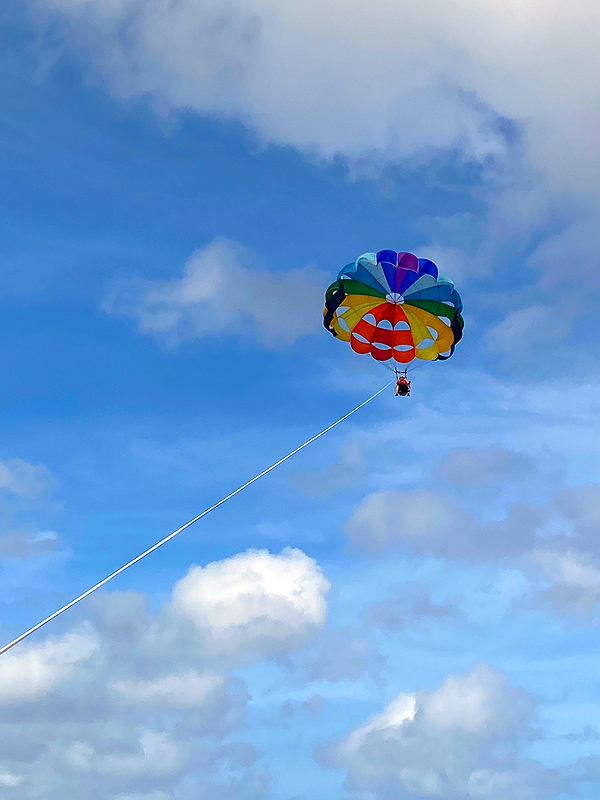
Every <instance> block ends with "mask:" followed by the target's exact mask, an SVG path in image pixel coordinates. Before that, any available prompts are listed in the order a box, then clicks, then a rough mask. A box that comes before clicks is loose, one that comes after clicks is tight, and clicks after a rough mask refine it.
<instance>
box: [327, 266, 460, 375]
mask: <svg viewBox="0 0 600 800" xmlns="http://www.w3.org/2000/svg"><path fill="white" fill-rule="evenodd" d="M461 312H462V301H461V299H460V295H459V293H458V292H457V291H456V289H455V288H454V284H453V283H452V281H451V280H450V278H447V277H446V276H445V275H441V274H440V273H439V272H438V268H437V266H436V265H435V264H434V263H433V261H430V260H429V259H427V258H417V256H415V255H413V254H412V253H397V252H396V251H395V250H380V251H379V252H378V253H365V254H364V255H362V256H360V257H359V258H357V259H356V261H354V262H352V263H350V264H346V266H345V267H344V268H343V269H342V270H340V272H339V273H338V276H337V280H335V281H334V282H333V283H332V284H331V286H330V287H329V288H328V289H327V292H326V294H325V310H324V312H323V316H324V319H323V323H324V325H325V327H326V328H327V330H328V331H330V333H332V334H333V335H334V336H336V337H337V338H339V339H341V340H342V341H344V342H350V344H351V346H352V349H353V350H354V351H355V352H357V353H365V354H368V353H370V354H371V355H372V356H373V358H375V359H377V361H387V360H388V359H390V358H393V359H394V360H395V361H398V362H400V363H401V364H408V363H410V362H411V361H412V360H413V359H415V358H421V359H423V360H425V361H436V360H445V359H447V358H450V356H451V355H452V353H453V352H454V348H455V346H456V344H457V342H459V341H460V339H461V338H462V332H463V327H464V321H463V318H462V316H461Z"/></svg>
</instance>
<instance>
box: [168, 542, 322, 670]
mask: <svg viewBox="0 0 600 800" xmlns="http://www.w3.org/2000/svg"><path fill="white" fill-rule="evenodd" d="M328 591H329V582H328V581H327V580H326V579H325V577H324V576H323V574H322V573H321V570H320V569H319V567H318V566H317V564H316V563H315V562H314V561H313V560H312V559H311V558H309V557H308V556H306V555H305V554H304V553H302V552H301V551H300V550H294V549H291V548H287V549H286V550H284V551H283V553H282V554H281V555H279V556H274V555H271V554H270V553H268V552H267V551H266V550H260V551H259V550H256V551H252V550H251V551H249V552H247V553H243V554H240V555H237V556H234V557H232V558H228V559H225V560H224V561H220V562H215V563H213V564H209V565H208V566H206V567H204V568H203V567H192V569H191V570H190V571H189V572H188V574H187V575H186V577H185V578H182V579H181V580H180V581H179V582H178V583H177V584H176V585H175V588H174V589H173V599H172V604H171V608H172V610H173V611H174V612H175V613H176V614H178V615H181V616H182V617H184V618H186V619H190V620H191V621H192V622H193V623H194V624H195V625H196V626H197V627H198V629H199V630H200V631H201V632H202V634H203V635H204V636H205V637H206V639H207V643H208V645H209V647H210V648H211V649H212V650H214V651H215V652H223V653H230V654H235V653H238V652H239V653H248V654H252V655H253V656H255V657H256V656H257V655H260V654H262V653H264V652H269V651H271V650H272V649H273V648H275V649H286V648H290V647H295V646H298V645H299V644H302V643H303V642H305V641H306V639H307V637H308V636H310V635H311V634H312V633H314V632H315V631H316V630H317V629H318V628H320V627H322V626H323V625H324V623H325V616H326V612H327V602H326V596H327V592H328Z"/></svg>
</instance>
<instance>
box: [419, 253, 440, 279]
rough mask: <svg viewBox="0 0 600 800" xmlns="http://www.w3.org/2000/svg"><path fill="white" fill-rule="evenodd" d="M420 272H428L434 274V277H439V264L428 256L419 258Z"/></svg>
mask: <svg viewBox="0 0 600 800" xmlns="http://www.w3.org/2000/svg"><path fill="white" fill-rule="evenodd" d="M419 272H420V273H421V274H423V273H424V272H427V273H428V274H429V275H433V277H434V278H437V276H438V268H437V266H436V265H435V264H434V263H433V261H430V260H429V259H428V258H420V259H419Z"/></svg>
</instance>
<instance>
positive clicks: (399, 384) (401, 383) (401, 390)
mask: <svg viewBox="0 0 600 800" xmlns="http://www.w3.org/2000/svg"><path fill="white" fill-rule="evenodd" d="M409 395H410V381H409V380H408V378H407V377H406V373H402V374H401V375H398V380H397V381H396V397H408V396H409Z"/></svg>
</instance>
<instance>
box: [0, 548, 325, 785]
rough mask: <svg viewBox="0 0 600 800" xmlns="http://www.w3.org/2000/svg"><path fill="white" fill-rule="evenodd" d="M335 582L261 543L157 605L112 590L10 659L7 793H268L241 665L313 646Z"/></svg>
mask: <svg viewBox="0 0 600 800" xmlns="http://www.w3.org/2000/svg"><path fill="white" fill-rule="evenodd" d="M328 588H329V584H328V582H327V581H326V580H325V578H324V577H323V575H322V573H321V571H320V569H319V568H318V566H317V565H316V563H315V562H314V561H313V560H312V559H310V558H308V557H307V556H306V555H304V553H301V552H300V551H298V550H286V551H284V552H283V553H282V554H281V555H278V556H275V555H270V554H269V553H267V552H265V551H261V552H258V551H250V552H249V553H244V554H241V555H239V556H236V557H234V558H230V559H226V560H224V561H221V562H216V563H214V564H209V565H208V566H207V567H205V568H204V569H200V568H194V569H192V570H191V571H190V572H189V573H188V574H187V575H186V576H185V577H184V578H183V579H182V580H181V581H180V582H179V583H177V584H176V586H175V588H174V592H173V602H171V603H167V604H166V605H165V606H164V607H163V608H162V609H160V610H158V611H157V612H150V611H149V610H148V606H147V598H146V597H145V596H143V595H139V594H137V593H135V592H115V593H109V594H104V595H98V596H96V598H95V600H94V603H93V604H91V606H90V608H91V612H92V618H93V625H92V624H91V623H88V624H86V625H85V626H84V627H82V628H81V629H78V630H75V631H73V632H71V633H69V634H66V635H64V636H62V637H58V638H48V639H46V640H45V641H43V642H42V643H40V644H33V645H28V644H26V643H25V644H23V645H21V646H20V647H19V648H15V649H14V650H13V651H10V652H9V653H7V654H5V655H4V656H2V658H1V659H0V752H2V761H1V762H0V786H2V787H3V791H2V798H3V800H4V797H5V795H6V798H7V800H34V798H38V797H44V798H46V799H47V800H64V798H65V797H77V798H78V800H95V798H97V797H107V798H108V797H110V798H113V797H114V798H120V800H162V798H171V797H181V798H190V800H191V798H197V797H202V798H203V800H218V799H219V798H222V799H223V800H225V799H226V800H266V797H267V796H268V795H269V788H270V786H271V783H272V778H271V776H270V774H269V772H268V770H267V769H266V768H265V767H264V766H262V765H260V764H259V763H258V762H259V759H260V753H259V751H257V750H256V748H254V747H253V746H252V745H251V744H249V743H247V742H236V741H235V738H234V737H235V734H236V732H238V731H239V730H240V727H241V726H242V725H243V723H244V717H245V712H246V707H247V704H248V699H249V698H248V690H247V687H246V685H245V683H244V681H243V680H242V679H241V678H240V677H239V676H238V675H236V674H234V673H233V671H232V669H233V668H234V667H237V666H239V663H240V662H239V657H240V655H242V656H243V655H244V654H247V653H249V654H251V655H252V656H253V657H255V658H258V657H260V656H261V655H277V654H280V653H287V652H288V651H289V650H290V648H291V647H295V646H298V645H300V644H303V643H306V642H307V641H308V638H309V637H310V635H311V633H316V631H317V629H318V628H319V627H320V626H321V625H322V624H323V622H324V618H325V613H326V600H325V596H326V594H327V590H328ZM204 592H206V593H207V594H206V596H204V594H203V593H204ZM189 617H191V618H192V620H193V622H191V621H190V619H189ZM193 623H195V624H193ZM196 626H199V627H200V631H198V629H197V627H196ZM203 637H204V638H203ZM207 642H209V643H211V645H212V646H213V647H212V649H211V648H207V646H206V643H207ZM227 648H229V650H228V654H229V655H230V654H231V653H232V651H233V650H234V649H235V654H234V655H235V656H236V658H234V659H232V658H231V657H229V656H228V657H227V658H224V657H223V654H222V651H223V649H227ZM217 650H219V652H217ZM236 659H237V660H236ZM310 708H312V706H311V707H310ZM225 738H226V743H223V740H224V739H225Z"/></svg>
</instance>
